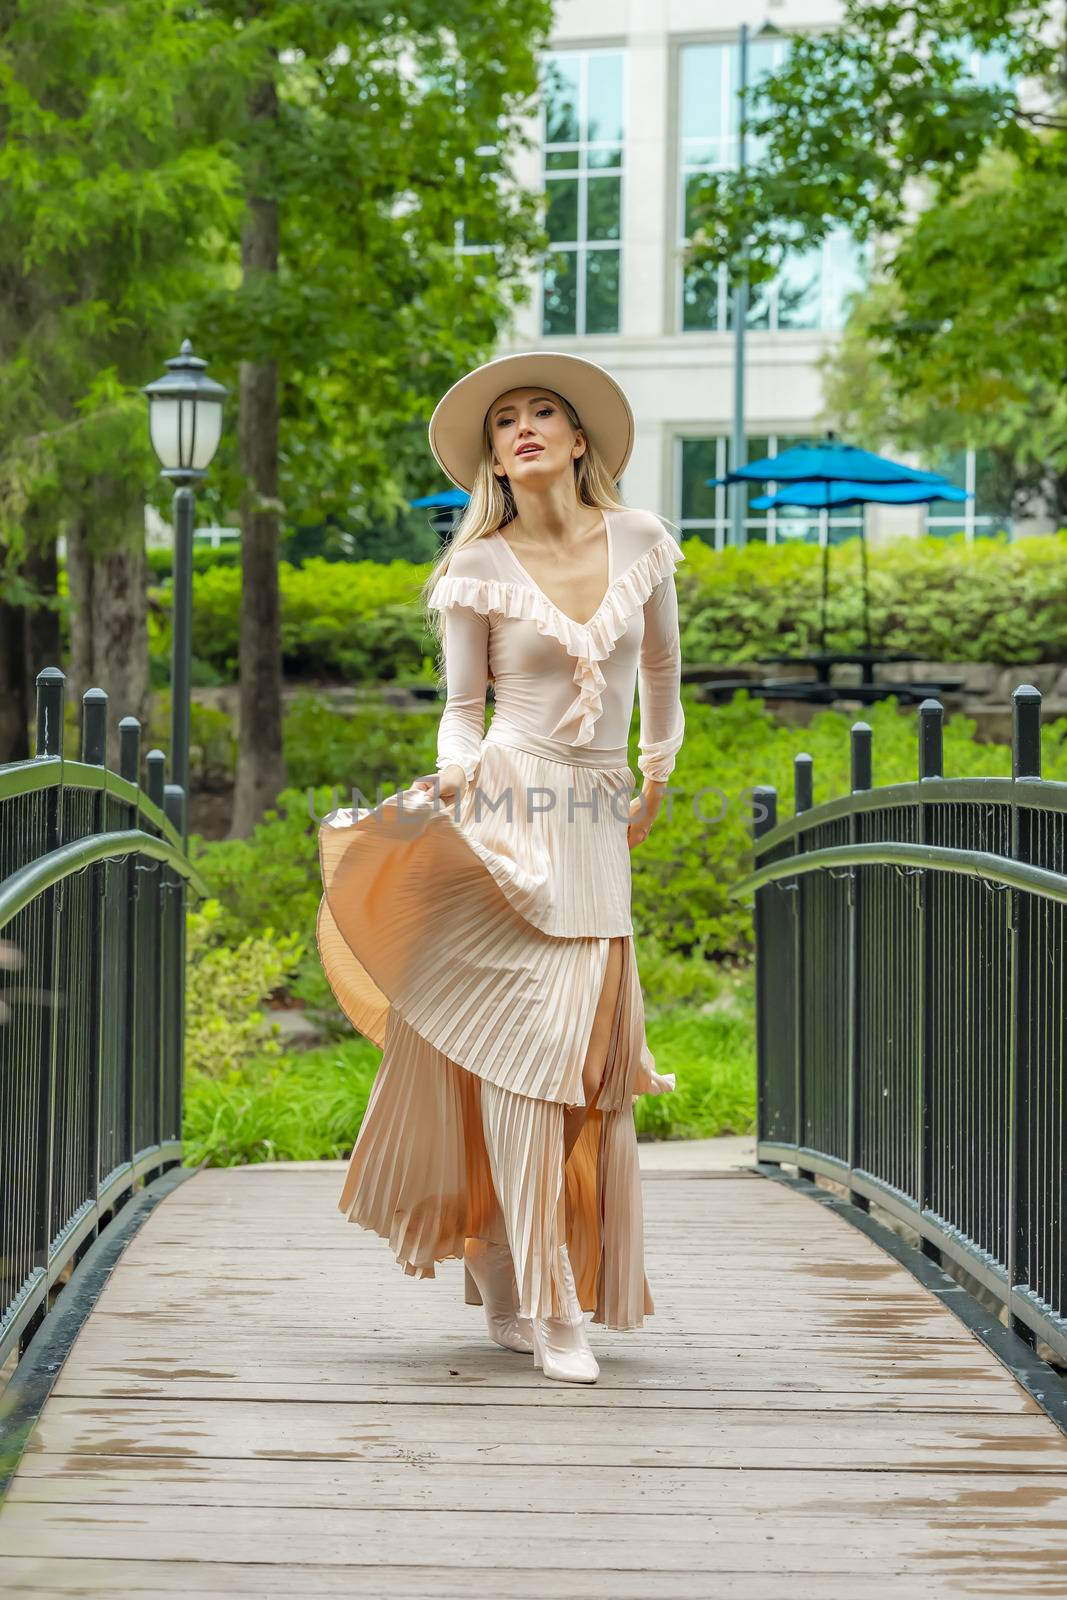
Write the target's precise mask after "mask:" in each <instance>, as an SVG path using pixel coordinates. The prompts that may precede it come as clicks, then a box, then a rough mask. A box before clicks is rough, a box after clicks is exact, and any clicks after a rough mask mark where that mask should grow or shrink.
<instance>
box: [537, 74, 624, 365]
mask: <svg viewBox="0 0 1067 1600" xmlns="http://www.w3.org/2000/svg"><path fill="white" fill-rule="evenodd" d="M560 56H570V57H575V58H577V60H578V64H579V66H578V72H579V78H578V84H579V89H578V132H579V134H581V133H583V132H587V131H588V115H589V62H590V60H591V59H593V58H594V57H600V58H603V57H618V60H619V68H620V85H619V93H620V103H621V108H622V109H621V128H620V138H619V139H618V140H614V139H582V138H578V139H577V140H565V141H560V140H554V141H552V142H551V143H550V142H549V140H548V97H547V95H546V94H545V93H544V91H543V90H542V93H541V97H540V113H539V115H540V130H539V149H540V162H541V192H542V194H543V196H544V200H545V212H546V216H547V211H548V196H549V183H550V182H552V181H559V180H565V181H566V180H569V181H574V182H575V183H576V184H577V222H576V227H575V234H576V237H575V238H574V240H573V241H568V242H566V243H556V242H555V241H553V242H552V243H551V244H550V245H549V247H548V249H547V250H546V252H545V259H544V260H542V262H541V264H540V268H539V270H538V273H537V326H538V329H539V337H540V338H542V339H547V338H553V339H613V338H618V337H619V335H620V334H621V333H622V332H623V326H622V312H623V304H624V298H625V297H624V289H625V283H624V272H625V264H624V260H623V242H624V239H625V235H626V216H627V192H626V189H627V185H626V176H627V160H626V155H627V142H628V140H627V135H628V128H627V121H628V119H627V107H628V105H629V84H630V59H629V51H628V50H627V49H626V47H625V45H621V44H614V45H594V46H575V47H571V46H564V47H562V48H559V49H553V50H546V51H544V52H543V53H542V56H541V62H542V68H543V67H544V66H545V65H546V64H547V62H548V61H549V60H551V59H554V58H558V57H560ZM616 148H617V149H618V151H619V160H618V164H617V165H612V166H606V167H594V166H590V165H589V160H588V157H589V152H590V151H595V150H598V149H607V150H613V149H616ZM568 152H569V153H571V154H573V156H574V158H575V163H576V164H575V165H574V166H573V167H563V168H554V169H552V170H551V171H550V170H549V167H548V157H549V155H550V154H559V153H568ZM591 178H617V179H618V181H619V236H618V238H617V239H590V238H589V237H588V233H589V181H590V179H591ZM593 252H602V253H612V254H614V255H615V257H616V261H617V263H618V297H617V314H616V318H615V323H616V325H615V327H614V328H610V329H596V330H593V331H590V330H589V329H588V327H587V322H588V293H587V281H586V280H587V271H588V269H587V258H588V256H589V255H590V254H591V253H593ZM557 255H572V256H574V258H575V274H576V281H575V301H574V328H573V329H572V330H569V331H567V332H565V333H564V332H561V331H560V330H558V329H556V330H554V331H552V332H549V331H548V330H546V328H545V269H546V267H547V265H548V260H549V259H550V258H551V257H553V256H557Z"/></svg>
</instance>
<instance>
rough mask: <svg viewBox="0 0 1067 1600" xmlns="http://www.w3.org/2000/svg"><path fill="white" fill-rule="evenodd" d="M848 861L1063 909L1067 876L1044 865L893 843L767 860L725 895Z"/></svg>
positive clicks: (842, 847)
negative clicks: (958, 876) (999, 889)
mask: <svg viewBox="0 0 1067 1600" xmlns="http://www.w3.org/2000/svg"><path fill="white" fill-rule="evenodd" d="M805 814H807V813H805ZM766 837H768V838H769V837H770V835H767V836H766ZM761 842H762V841H761ZM853 862H855V863H857V864H867V865H872V866H879V865H885V866H894V865H896V866H911V867H920V868H923V867H926V868H930V869H932V870H934V871H938V872H957V873H965V874H968V875H969V876H971V877H974V878H981V879H986V880H988V881H990V882H992V883H997V884H1001V885H1003V887H1004V888H1011V889H1022V890H1025V891H1026V892H1027V893H1029V894H1037V895H1043V896H1044V898H1045V899H1047V900H1057V901H1059V903H1060V904H1061V905H1067V877H1063V876H1062V875H1061V874H1060V873H1058V872H1049V871H1047V870H1046V868H1044V867H1035V866H1031V865H1030V863H1029V862H1025V861H1012V860H1010V859H1009V858H1008V857H1007V856H997V855H992V854H991V853H989V852H988V851H985V850H956V849H952V848H951V847H950V846H948V845H935V844H901V843H897V842H895V841H892V840H885V841H883V842H881V843H879V842H877V841H876V842H874V843H871V844H839V845H827V846H825V847H824V848H823V849H821V850H810V851H807V852H806V853H805V854H803V855H795V856H785V857H783V858H782V860H780V861H769V862H768V863H767V864H766V866H762V867H759V868H757V870H756V871H755V872H750V873H749V874H748V876H747V877H744V878H742V879H741V880H740V882H738V883H735V884H734V885H733V886H732V888H731V889H730V890H729V891H728V892H729V894H730V896H731V897H735V898H736V897H739V896H741V895H743V894H752V893H754V892H755V890H757V889H760V888H762V887H763V886H764V884H768V883H774V882H776V881H777V880H778V879H780V878H795V877H797V876H798V875H799V874H801V873H806V872H817V871H818V870H819V869H820V868H825V867H847V866H850V865H851V864H852V863H853Z"/></svg>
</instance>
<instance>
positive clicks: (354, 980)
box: [318, 352, 684, 1383]
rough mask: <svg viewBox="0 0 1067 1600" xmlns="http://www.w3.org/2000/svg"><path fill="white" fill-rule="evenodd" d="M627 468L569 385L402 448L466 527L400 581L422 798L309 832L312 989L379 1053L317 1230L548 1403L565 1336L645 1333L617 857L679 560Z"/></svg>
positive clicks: (654, 759)
mask: <svg viewBox="0 0 1067 1600" xmlns="http://www.w3.org/2000/svg"><path fill="white" fill-rule="evenodd" d="M632 444H633V414H632V412H631V409H630V406H629V403H628V401H627V399H626V397H625V395H624V394H623V392H622V390H621V389H620V388H619V386H618V385H617V384H616V383H615V381H614V380H613V379H612V378H611V377H610V376H609V375H608V374H607V373H606V372H605V371H604V370H603V369H602V368H600V367H598V366H596V365H594V363H592V362H589V361H584V360H581V359H580V358H578V357H576V356H569V355H557V354H551V353H547V352H545V353H538V354H534V355H517V356H507V357H503V358H501V359H499V360H496V361H490V362H488V363H486V364H485V365H484V366H481V367H478V368H477V369H476V370H475V371H473V372H471V373H468V375H467V376H466V377H465V378H463V379H461V380H460V381H459V382H458V383H457V384H455V385H454V386H453V387H452V388H451V389H450V390H449V391H448V393H447V394H446V395H445V396H444V398H443V399H442V400H441V401H440V403H439V405H438V406H437V408H436V410H435V411H434V414H433V417H432V419H431V421H430V446H431V449H432V450H433V453H434V455H435V457H436V459H437V461H438V462H439V463H440V465H441V467H442V468H443V470H444V471H445V472H446V473H447V475H448V476H449V477H450V478H451V480H452V481H453V483H455V484H457V485H458V486H459V487H461V488H463V489H466V490H468V491H469V493H470V501H469V504H468V506H467V509H466V511H465V513H464V515H463V518H462V520H461V522H460V524H459V527H458V529H457V530H456V532H455V534H454V536H453V538H452V540H451V542H450V545H449V547H448V549H447V550H446V551H445V553H444V555H443V556H442V558H441V559H440V561H439V562H438V563H437V565H436V567H435V569H434V571H433V572H432V573H431V575H430V578H429V580H428V582H427V596H428V598H427V604H428V606H429V608H430V610H431V612H432V613H435V612H436V613H440V614H441V615H442V617H443V635H444V658H445V668H446V676H447V701H446V704H445V707H444V710H443V712H442V715H441V720H440V724H439V729H438V737H437V757H436V771H435V772H433V773H427V774H424V775H423V776H421V777H418V778H416V779H414V780H413V782H412V783H411V785H410V787H409V788H408V789H407V790H405V791H403V792H402V793H401V794H400V795H399V796H393V797H391V798H390V799H389V800H387V801H385V802H383V803H382V804H381V805H378V806H376V807H374V808H373V809H366V808H359V807H354V808H353V809H350V810H338V811H336V812H334V813H332V814H331V815H330V816H329V817H327V818H326V819H325V821H324V822H323V824H322V827H321V828H320V830H319V839H320V861H321V866H322V874H323V883H324V887H325V894H324V897H323V900H322V903H321V906H320V911H319V919H318V940H319V950H320V954H321V957H322V961H323V966H324V968H325V971H326V974H327V976H328V978H329V980H330V983H331V985H332V987H333V989H334V992H335V993H336V995H337V997H338V999H339V1001H340V1003H341V1005H342V1007H343V1009H344V1010H345V1012H346V1014H347V1015H348V1017H349V1018H350V1020H351V1021H352V1023H353V1024H354V1026H355V1027H356V1028H358V1029H359V1030H360V1031H361V1032H362V1033H364V1034H366V1035H367V1037H368V1038H370V1039H373V1040H374V1041H375V1043H377V1044H379V1045H380V1046H381V1047H382V1049H383V1056H382V1061H381V1065H380V1067H379V1070H378V1074H377V1078H376V1080H375V1085H374V1090H373V1093H372V1095H371V1098H370V1102H369V1104H368V1107H367V1112H366V1116H365V1118H364V1121H363V1125H362V1127H361V1129H360V1133H359V1138H358V1139H357V1141H356V1145H355V1148H354V1150H353V1151H352V1156H351V1160H350V1162H349V1167H348V1172H347V1175H346V1178H345V1183H344V1187H343V1190H342V1194H341V1199H340V1202H339V1208H340V1210H341V1211H342V1212H344V1213H345V1215H346V1216H347V1217H348V1218H349V1220H350V1221H352V1222H358V1223H360V1224H361V1225H362V1226H363V1227H366V1228H369V1229H372V1230H374V1231H375V1232H377V1233H379V1234H380V1235H382V1237H384V1238H387V1239H388V1240H389V1242H390V1245H391V1246H392V1248H393V1250H394V1251H395V1253H396V1257H397V1260H398V1261H399V1262H400V1263H401V1264H402V1265H403V1267H404V1270H405V1271H406V1272H407V1273H409V1274H411V1275H412V1276H416V1277H433V1275H434V1267H435V1263H436V1262H438V1261H440V1260H443V1259H445V1258H447V1257H450V1256H462V1257H463V1258H464V1261H465V1263H466V1298H467V1301H468V1303H472V1304H478V1303H481V1304H482V1305H483V1306H484V1308H485V1314H486V1319H487V1324H488V1330H489V1333H490V1335H491V1336H492V1337H493V1338H494V1339H495V1340H496V1341H497V1342H498V1343H499V1344H502V1345H504V1346H505V1347H506V1348H508V1349H511V1350H516V1351H520V1352H523V1353H527V1354H529V1353H532V1354H533V1355H534V1359H535V1365H537V1366H538V1367H540V1368H541V1370H542V1371H543V1372H544V1374H545V1376H546V1377H547V1378H555V1379H558V1380H561V1381H565V1382H581V1383H591V1382H595V1381H596V1378H597V1375H598V1366H597V1362H596V1358H595V1356H594V1355H593V1352H592V1350H591V1349H590V1347H589V1342H588V1337H587V1334H586V1329H585V1323H584V1319H583V1316H582V1312H583V1310H587V1311H592V1312H593V1321H594V1322H597V1323H603V1324H604V1325H606V1326H608V1327H611V1328H636V1327H639V1326H640V1324H641V1321H642V1318H643V1317H644V1316H645V1315H646V1314H648V1313H650V1312H651V1311H652V1310H653V1305H652V1298H651V1295H650V1293H649V1288H648V1282H647V1279H646V1277H645V1273H644V1261H643V1225H642V1212H641V1191H640V1174H639V1169H638V1160H637V1140H636V1133H635V1128H634V1120H633V1100H634V1097H635V1096H636V1095H638V1094H644V1093H661V1092H663V1091H665V1090H669V1089H673V1087H674V1080H673V1078H670V1077H661V1076H660V1075H659V1074H658V1073H657V1072H656V1071H655V1061H654V1059H653V1057H652V1055H651V1053H650V1051H649V1049H648V1046H647V1043H646V1040H645V1029H644V1008H643V1004H642V996H641V990H640V985H639V981H638V976H637V965H636V960H635V957H634V948H633V924H632V921H631V917H630V887H631V885H630V854H629V853H630V850H631V849H633V848H634V847H635V846H636V845H638V844H640V843H641V842H642V841H643V840H644V839H645V838H647V836H648V832H649V830H650V828H651V826H652V823H653V821H654V819H655V817H656V814H657V812H658V811H659V809H660V805H661V802H662V796H663V793H664V791H665V789H666V787H667V780H668V778H669V776H670V773H671V771H672V769H673V766H674V762H675V756H676V754H677V751H678V749H679V747H680V745H681V742H682V735H683V731H684V718H683V713H682V706H681V700H680V690H679V684H680V654H679V640H678V610H677V597H676V593H675V587H674V576H673V572H674V567H675V566H676V564H677V563H678V562H680V561H681V560H682V559H683V555H682V551H681V549H680V548H679V545H678V543H677V541H676V540H675V539H674V537H673V536H672V535H671V534H669V533H668V532H666V530H665V529H664V527H663V525H662V523H661V522H660V521H659V520H658V519H657V518H656V517H654V516H653V515H651V513H649V512H645V511H633V510H628V509H627V508H626V507H624V506H623V505H622V503H621V501H620V500H619V499H618V497H617V495H616V492H615V482H616V480H617V479H618V478H619V477H620V476H621V474H622V471H623V469H624V467H625V466H626V463H627V461H628V459H629V456H630V451H631V448H632ZM490 679H491V680H492V683H493V689H494V715H493V719H492V722H491V724H490V727H489V730H488V732H486V731H485V700H486V687H487V683H488V682H489V680H490ZM635 682H637V683H638V685H639V691H640V710H641V733H640V741H639V747H640V751H641V755H640V759H639V760H638V763H637V765H638V767H639V768H640V770H641V772H642V774H643V776H644V780H645V781H644V785H643V788H642V793H641V795H640V796H632V790H633V787H634V781H635V780H634V774H633V773H632V771H631V770H630V768H629V767H628V766H627V764H626V755H627V749H626V745H627V737H628V733H629V726H630V718H631V715H632V711H633V703H634V688H635Z"/></svg>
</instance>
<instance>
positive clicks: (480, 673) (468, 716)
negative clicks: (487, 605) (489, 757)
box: [437, 605, 489, 783]
mask: <svg viewBox="0 0 1067 1600" xmlns="http://www.w3.org/2000/svg"><path fill="white" fill-rule="evenodd" d="M444 647H445V678H446V681H447V689H448V698H447V700H446V701H445V708H444V710H443V711H442V713H441V720H440V723H439V724H438V728H437V771H438V772H440V771H441V770H442V769H443V768H444V767H447V766H450V765H451V764H452V763H453V762H454V763H455V764H456V765H457V766H460V767H462V768H463V772H464V776H465V777H466V780H467V782H468V783H470V781H471V778H472V777H473V776H474V768H475V766H476V765H477V762H478V757H479V754H480V752H481V745H482V738H483V736H484V734H485V691H486V685H487V683H488V681H489V618H488V617H485V616H482V615H481V614H480V613H479V612H477V611H474V610H473V609H472V608H471V607H470V606H463V605H448V606H446V607H444Z"/></svg>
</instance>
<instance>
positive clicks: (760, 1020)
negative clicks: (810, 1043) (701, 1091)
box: [752, 784, 778, 1152]
mask: <svg viewBox="0 0 1067 1600" xmlns="http://www.w3.org/2000/svg"><path fill="white" fill-rule="evenodd" d="M752 804H753V812H752V837H753V842H757V841H758V840H760V839H762V837H763V835H764V834H765V833H770V831H771V829H772V828H775V827H777V825H778V791H777V789H775V788H772V787H771V786H770V785H764V784H759V785H757V786H756V788H754V789H753V791H752ZM761 813H762V814H761ZM757 860H758V856H757ZM773 892H774V891H773V890H772V889H770V888H767V889H757V890H756V894H755V897H754V904H753V909H752V915H753V920H754V925H755V933H756V1146H757V1152H758V1147H759V1143H760V1140H761V1139H762V1138H763V1136H764V1133H765V1131H766V1128H767V1074H768V1061H767V1052H768V1048H769V1047H768V1042H767V1019H766V1017H765V1015H764V1006H765V1004H766V1000H767V971H766V964H767V945H766V940H765V938H764V926H763V922H764V917H763V913H764V907H765V905H766V901H765V899H764V896H765V895H767V894H771V893H773Z"/></svg>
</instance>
